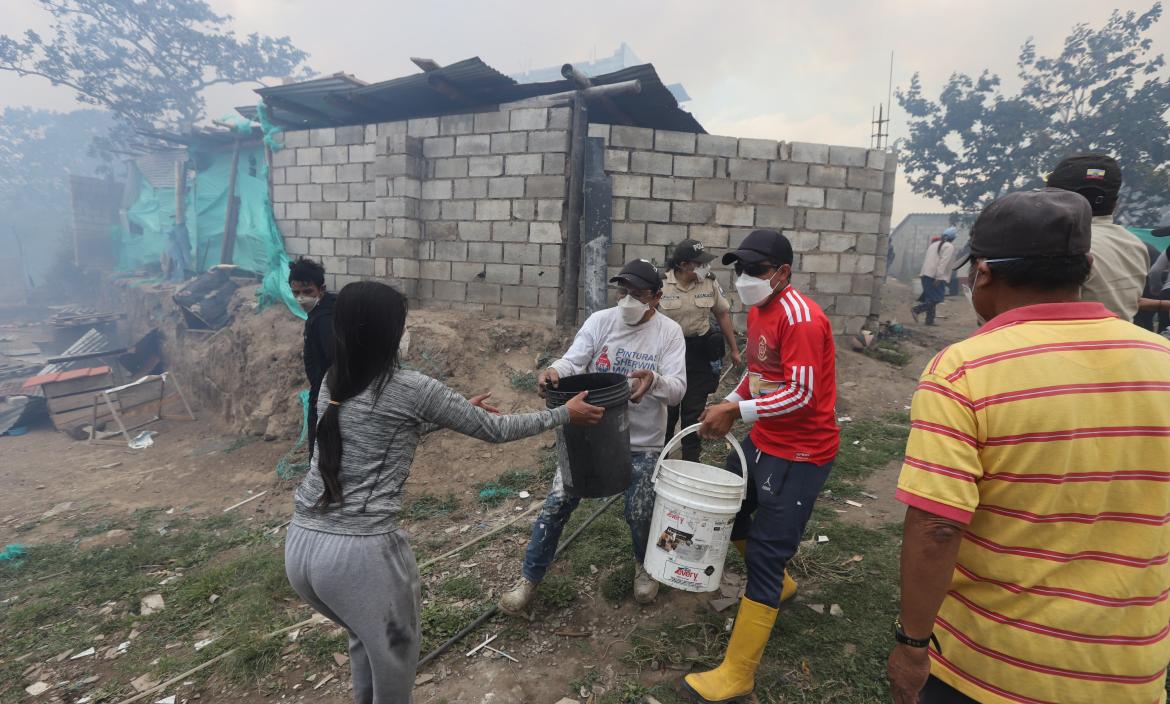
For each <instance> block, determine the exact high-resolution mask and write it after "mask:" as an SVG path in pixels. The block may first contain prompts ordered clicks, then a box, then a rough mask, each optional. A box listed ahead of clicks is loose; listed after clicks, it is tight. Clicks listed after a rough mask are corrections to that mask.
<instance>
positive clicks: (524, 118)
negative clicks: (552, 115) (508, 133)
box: [508, 108, 548, 132]
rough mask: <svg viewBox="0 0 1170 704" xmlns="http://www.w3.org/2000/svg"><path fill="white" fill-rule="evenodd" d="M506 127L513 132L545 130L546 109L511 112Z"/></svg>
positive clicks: (546, 122)
mask: <svg viewBox="0 0 1170 704" xmlns="http://www.w3.org/2000/svg"><path fill="white" fill-rule="evenodd" d="M508 127H509V129H511V130H512V131H513V132H517V131H520V130H524V131H532V130H543V129H546V128H547V127H548V108H520V109H517V110H512V111H511V119H510V120H509V123H508Z"/></svg>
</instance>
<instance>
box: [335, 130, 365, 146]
mask: <svg viewBox="0 0 1170 704" xmlns="http://www.w3.org/2000/svg"><path fill="white" fill-rule="evenodd" d="M334 131H335V135H334V144H347V145H348V144H361V143H363V142H365V141H366V127H365V125H347V126H345V127H337V128H334Z"/></svg>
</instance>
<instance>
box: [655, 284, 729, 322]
mask: <svg viewBox="0 0 1170 704" xmlns="http://www.w3.org/2000/svg"><path fill="white" fill-rule="evenodd" d="M658 309H659V310H660V311H662V312H663V313H665V314H666V317H668V318H670V319H671V320H673V321H674V322H676V323H678V324H679V327H681V328H682V331H683V337H695V336H696V335H705V334H707V331H708V330H710V329H711V314H712V313H715V314H716V315H718V314H719V313H725V312H727V311H728V310H730V307H729V306H728V305H727V299H726V298H724V297H723V289H722V288H720V286H719V282H718V281H716V280H715V279H703V280H701V281H698V282H696V283H693V284H691V285H689V286H685V287H684V286H683V285H682V284H680V283H679V282H678V281H676V280H675V278H674V272H673V271H669V272H667V274H666V282H665V283H664V284H663V285H662V302H661V303H660V304H659V306H658Z"/></svg>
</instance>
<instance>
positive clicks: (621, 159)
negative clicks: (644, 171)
mask: <svg viewBox="0 0 1170 704" xmlns="http://www.w3.org/2000/svg"><path fill="white" fill-rule="evenodd" d="M592 126H593V125H590V127H592ZM602 168H604V169H605V170H606V171H607V172H610V173H612V172H615V171H616V172H619V173H625V172H627V171H629V170H630V152H628V151H626V150H625V149H606V150H605V164H604V166H603V167H602Z"/></svg>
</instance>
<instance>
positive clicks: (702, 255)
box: [670, 240, 715, 264]
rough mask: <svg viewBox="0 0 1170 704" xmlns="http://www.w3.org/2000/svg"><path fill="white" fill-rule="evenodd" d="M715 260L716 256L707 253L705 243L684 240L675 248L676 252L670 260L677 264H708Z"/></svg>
mask: <svg viewBox="0 0 1170 704" xmlns="http://www.w3.org/2000/svg"><path fill="white" fill-rule="evenodd" d="M714 258H715V255H714V254H711V253H710V252H708V251H706V249H704V247H703V243H702V242H700V241H698V240H683V241H682V242H679V243H678V244H677V245H675V247H674V252H672V253H671V255H670V259H671V261H674V262H676V263H681V262H698V263H700V264H706V263H707V262H709V261H711V260H712V259H714Z"/></svg>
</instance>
